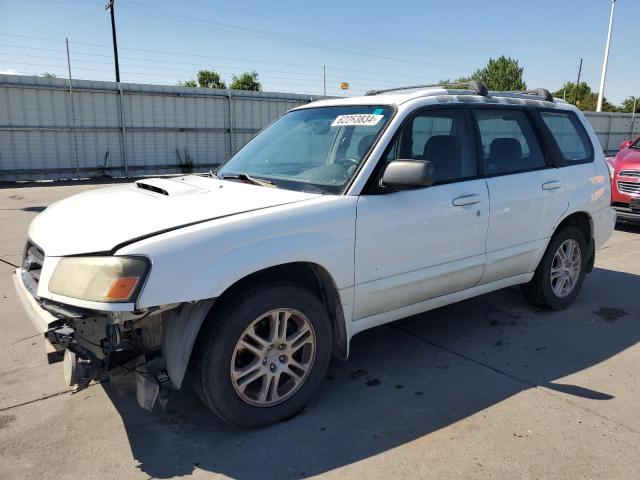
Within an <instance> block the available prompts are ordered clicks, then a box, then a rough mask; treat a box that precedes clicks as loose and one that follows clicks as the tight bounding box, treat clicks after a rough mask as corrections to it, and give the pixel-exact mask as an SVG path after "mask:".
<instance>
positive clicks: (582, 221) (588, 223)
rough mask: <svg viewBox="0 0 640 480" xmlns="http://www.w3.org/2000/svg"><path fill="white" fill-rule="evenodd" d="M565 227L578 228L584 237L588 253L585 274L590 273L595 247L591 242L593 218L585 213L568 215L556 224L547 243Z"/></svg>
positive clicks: (578, 212)
mask: <svg viewBox="0 0 640 480" xmlns="http://www.w3.org/2000/svg"><path fill="white" fill-rule="evenodd" d="M567 226H574V227H576V228H578V229H579V230H580V231H581V232H582V234H583V235H584V239H585V240H586V242H587V246H588V248H589V251H588V252H587V259H588V260H587V273H590V272H591V271H592V270H593V265H594V262H595V247H594V241H593V218H592V217H591V215H590V214H589V213H588V212H585V211H577V212H572V213H570V214H569V215H566V216H565V217H564V218H562V220H561V221H560V222H559V223H558V225H557V226H556V228H555V229H554V230H553V234H552V235H551V237H550V238H549V242H551V239H552V238H553V237H554V236H555V234H556V233H557V232H560V231H561V230H562V229H563V228H565V227H567Z"/></svg>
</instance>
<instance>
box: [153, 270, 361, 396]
mask: <svg viewBox="0 0 640 480" xmlns="http://www.w3.org/2000/svg"><path fill="white" fill-rule="evenodd" d="M272 280H280V281H281V280H288V281H291V282H294V283H297V284H299V285H302V286H304V287H305V288H308V289H309V290H311V291H312V292H313V293H314V294H316V295H318V298H319V299H320V301H321V302H322V303H323V305H324V306H325V308H326V309H327V312H328V313H329V318H330V319H331V330H332V337H333V345H332V347H333V348H332V351H333V354H334V355H335V356H337V357H338V358H340V359H343V360H346V359H347V357H348V355H349V332H348V330H347V323H346V320H345V315H344V310H343V307H342V303H341V300H340V293H339V291H338V288H337V287H336V283H335V281H334V280H333V277H332V276H331V274H330V273H329V272H328V271H327V270H326V269H325V268H324V267H322V266H320V265H318V264H316V263H311V262H292V263H285V264H281V265H275V266H272V267H268V268H264V269H262V270H258V271H256V272H253V273H251V274H248V275H246V276H244V277H243V278H241V279H239V280H237V281H236V282H235V283H233V284H231V285H230V286H229V287H227V288H226V289H225V290H224V291H223V292H222V294H221V295H220V296H218V297H217V298H215V299H213V300H204V301H200V302H195V303H187V304H184V305H183V306H182V307H181V308H179V309H177V310H176V311H175V312H174V311H172V312H169V314H168V315H167V317H165V319H164V321H165V324H164V335H163V343H162V350H163V356H164V357H165V362H166V365H167V372H168V373H169V377H170V378H171V381H172V383H173V384H174V386H175V387H177V388H180V386H181V385H182V381H183V379H184V376H185V374H186V373H187V369H188V365H189V364H190V362H191V358H192V356H193V351H194V350H196V349H197V344H198V339H199V338H200V336H201V334H202V332H203V330H206V329H204V328H203V326H204V324H205V322H215V321H216V317H215V312H216V308H217V307H219V306H221V305H223V304H224V302H226V301H228V300H229V299H230V298H232V297H233V296H234V295H235V294H236V293H237V292H239V291H241V290H242V289H244V288H246V287H247V286H249V285H250V284H254V283H255V282H269V281H272Z"/></svg>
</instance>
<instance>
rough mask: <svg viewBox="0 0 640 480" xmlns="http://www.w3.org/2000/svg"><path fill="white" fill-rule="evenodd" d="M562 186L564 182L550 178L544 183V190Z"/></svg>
mask: <svg viewBox="0 0 640 480" xmlns="http://www.w3.org/2000/svg"><path fill="white" fill-rule="evenodd" d="M559 188H562V182H561V181H560V180H550V181H548V182H544V183H543V184H542V189H543V190H557V189H559Z"/></svg>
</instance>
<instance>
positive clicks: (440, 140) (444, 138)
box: [422, 135, 456, 163]
mask: <svg viewBox="0 0 640 480" xmlns="http://www.w3.org/2000/svg"><path fill="white" fill-rule="evenodd" d="M455 152H456V137H454V136H452V135H434V136H433V137H431V138H430V139H429V140H428V141H427V143H426V144H425V146H424V151H423V154H422V158H423V159H424V160H429V161H430V162H432V163H433V162H434V161H438V160H440V159H443V160H447V161H452V157H453V155H455Z"/></svg>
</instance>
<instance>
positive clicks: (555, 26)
mask: <svg viewBox="0 0 640 480" xmlns="http://www.w3.org/2000/svg"><path fill="white" fill-rule="evenodd" d="M105 2H106V0H0V71H4V72H6V71H12V70H13V71H16V72H19V73H23V74H41V73H42V72H45V71H47V72H52V73H55V74H56V75H57V76H61V77H64V76H66V57H65V52H64V38H65V37H69V42H70V48H71V63H72V71H73V75H74V77H77V78H90V79H100V80H113V78H114V75H113V57H112V50H111V27H110V21H109V16H108V13H107V12H106V11H105V9H104V4H105ZM610 5H611V2H610V0H532V1H527V2H523V1H515V0H511V1H507V0H492V1H485V2H479V1H478V0H475V1H467V0H456V1H455V2H444V1H431V0H421V1H419V0H394V1H389V2H380V1H379V2H373V1H348V0H342V1H334V0H325V1H314V2H310V1H300V0H298V1H293V0H278V1H277V0H273V1H270V2H267V1H256V0H245V1H243V2H231V1H225V0H174V1H172V2H169V1H165V0H154V1H152V0H116V20H117V28H118V44H119V47H120V63H121V68H120V70H121V77H122V81H124V82H142V83H164V84H175V83H176V82H177V81H179V80H186V79H190V78H195V72H196V71H197V70H198V69H199V68H215V69H216V70H218V71H219V72H221V73H222V75H223V77H224V78H225V79H226V80H230V78H231V75H232V74H234V73H241V72H242V71H245V70H256V71H258V73H259V74H260V78H261V81H262V83H263V88H264V90H268V91H288V92H297V93H311V94H320V93H322V68H323V65H326V69H327V94H329V95H335V94H349V95H356V94H361V93H363V92H364V91H366V90H369V89H372V88H384V87H391V86H397V85H410V84H416V83H430V82H437V81H439V80H441V79H445V78H455V77H458V76H462V75H466V74H469V73H471V72H472V71H473V70H475V69H476V68H478V67H480V66H482V65H484V64H485V63H486V61H487V60H488V59H489V57H496V56H498V55H500V54H505V55H509V56H513V57H515V58H517V59H518V60H519V61H520V64H521V65H522V66H523V67H524V69H525V80H526V81H527V84H528V86H529V87H531V88H534V87H546V88H549V89H550V90H555V89H557V88H559V87H560V86H561V85H562V83H563V82H565V81H575V78H576V76H577V70H578V62H579V59H580V57H582V58H584V65H583V77H582V78H583V79H584V80H585V81H587V82H588V83H589V84H590V85H591V86H592V88H593V89H594V90H597V88H598V84H599V77H600V69H601V66H602V58H603V54H604V45H605V40H606V33H607V26H608V20H609V9H610ZM639 19H640V1H638V0H618V1H617V5H616V16H615V20H614V33H613V40H612V49H611V55H610V63H609V72H608V76H607V85H606V89H605V95H606V97H607V98H608V99H609V100H610V101H613V102H620V101H621V100H622V99H624V98H625V97H627V96H629V95H640V80H639V77H640V60H639V59H638V53H639V51H640V48H639V47H640V28H638V20H639ZM36 37H37V38H36ZM340 82H349V84H350V85H351V88H350V90H349V91H347V92H344V91H341V90H340V87H339V86H340Z"/></svg>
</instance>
